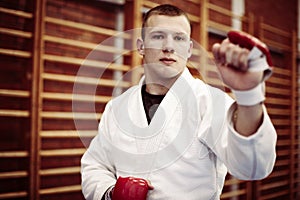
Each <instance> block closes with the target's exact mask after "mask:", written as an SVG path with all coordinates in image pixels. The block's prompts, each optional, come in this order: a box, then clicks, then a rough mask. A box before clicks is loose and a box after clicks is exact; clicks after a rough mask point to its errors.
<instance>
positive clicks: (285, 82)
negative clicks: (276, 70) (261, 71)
mask: <svg viewBox="0 0 300 200" xmlns="http://www.w3.org/2000/svg"><path fill="white" fill-rule="evenodd" d="M268 82H270V83H276V84H279V85H284V86H291V80H289V79H284V78H278V77H275V76H271V78H270V79H268Z"/></svg>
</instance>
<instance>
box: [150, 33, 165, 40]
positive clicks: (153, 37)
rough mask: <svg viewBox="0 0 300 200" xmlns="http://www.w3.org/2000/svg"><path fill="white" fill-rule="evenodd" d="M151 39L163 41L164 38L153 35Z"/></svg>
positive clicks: (160, 35)
mask: <svg viewBox="0 0 300 200" xmlns="http://www.w3.org/2000/svg"><path fill="white" fill-rule="evenodd" d="M151 38H152V39H155V40H161V39H164V36H163V35H162V34H154V35H152V37H151Z"/></svg>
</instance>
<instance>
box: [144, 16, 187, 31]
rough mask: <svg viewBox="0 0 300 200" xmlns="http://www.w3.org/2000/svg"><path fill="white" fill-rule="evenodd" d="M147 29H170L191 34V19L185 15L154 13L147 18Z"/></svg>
mask: <svg viewBox="0 0 300 200" xmlns="http://www.w3.org/2000/svg"><path fill="white" fill-rule="evenodd" d="M147 27H148V28H147V30H148V31H147V30H146V32H149V31H154V30H170V31H173V32H177V33H184V34H187V35H190V33H191V28H190V24H189V21H188V20H187V18H186V17H185V16H184V15H180V16H166V15H152V16H150V17H149V19H148V20H147Z"/></svg>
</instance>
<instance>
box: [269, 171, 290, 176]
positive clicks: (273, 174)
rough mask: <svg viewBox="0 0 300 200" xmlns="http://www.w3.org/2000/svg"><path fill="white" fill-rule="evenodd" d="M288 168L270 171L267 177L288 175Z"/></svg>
mask: <svg viewBox="0 0 300 200" xmlns="http://www.w3.org/2000/svg"><path fill="white" fill-rule="evenodd" d="M289 173H290V172H289V170H288V169H287V170H282V171H274V172H273V173H271V174H270V175H269V176H268V178H276V177H281V176H287V175H289Z"/></svg>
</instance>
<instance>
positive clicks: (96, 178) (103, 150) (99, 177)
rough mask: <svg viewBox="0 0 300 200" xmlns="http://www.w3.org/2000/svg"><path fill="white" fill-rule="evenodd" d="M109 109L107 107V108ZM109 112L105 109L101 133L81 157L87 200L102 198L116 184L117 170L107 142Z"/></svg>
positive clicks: (101, 122)
mask: <svg viewBox="0 0 300 200" xmlns="http://www.w3.org/2000/svg"><path fill="white" fill-rule="evenodd" d="M106 110H107V109H106ZM106 115H107V113H106V112H105V111H104V113H103V115H102V118H101V121H100V124H99V129H98V131H99V133H98V135H97V136H96V137H95V138H94V139H93V140H92V142H91V144H90V146H89V148H88V149H87V151H86V152H85V153H84V155H83V157H82V159H81V178H82V184H81V185H82V192H83V195H84V197H85V199H87V200H101V198H102V196H103V195H104V193H105V191H106V190H107V189H108V188H109V187H111V186H112V185H114V184H115V182H116V178H115V170H114V167H113V164H112V162H111V160H110V157H109V148H107V145H106V143H105V142H103V141H104V140H105V139H104V137H105V135H106V134H107V133H105V131H107V129H106V124H105V121H106V120H105V118H106Z"/></svg>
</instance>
